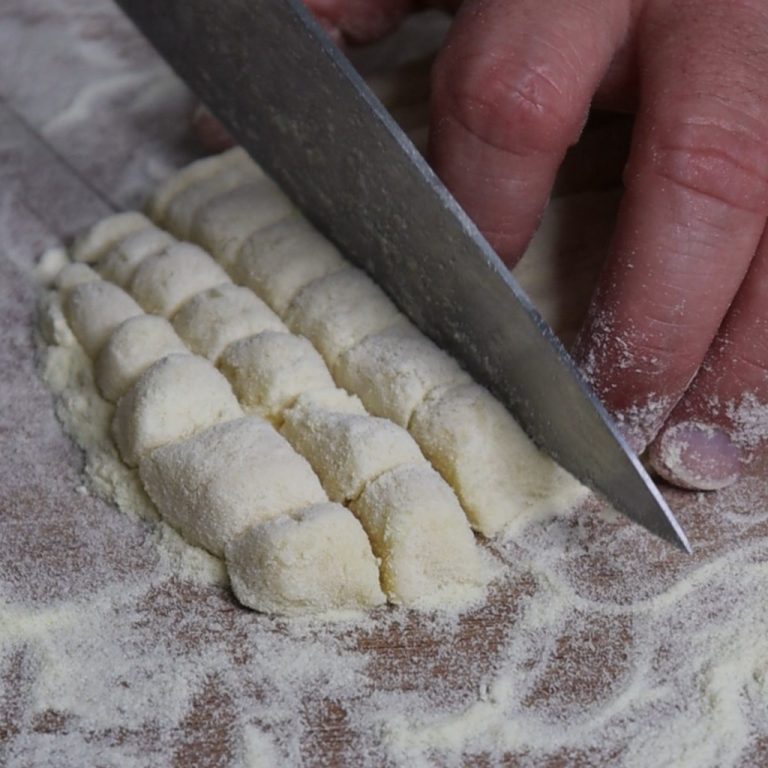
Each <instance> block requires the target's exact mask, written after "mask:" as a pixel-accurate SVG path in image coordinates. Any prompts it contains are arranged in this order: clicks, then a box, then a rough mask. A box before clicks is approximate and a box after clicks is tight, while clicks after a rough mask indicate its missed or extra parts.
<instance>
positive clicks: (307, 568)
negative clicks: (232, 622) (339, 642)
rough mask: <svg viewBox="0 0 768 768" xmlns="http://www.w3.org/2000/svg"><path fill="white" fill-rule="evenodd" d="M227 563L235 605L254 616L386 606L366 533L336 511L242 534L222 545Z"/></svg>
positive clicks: (318, 508) (319, 508)
mask: <svg viewBox="0 0 768 768" xmlns="http://www.w3.org/2000/svg"><path fill="white" fill-rule="evenodd" d="M226 562H227V569H228V571H229V576H230V579H231V581H232V589H233V591H234V593H235V595H236V596H237V599H238V600H239V601H240V602H241V603H243V605H247V606H249V607H251V608H254V609H255V610H257V611H263V612H265V613H276V614H281V615H288V616H291V615H294V616H297V615H304V614H309V613H326V612H329V611H364V610H368V609H370V608H374V607H375V606H377V605H381V604H382V603H383V602H384V594H383V593H382V591H381V588H380V587H379V570H378V568H377V566H376V560H375V558H374V556H373V553H372V552H371V545H370V544H369V542H368V538H367V537H366V535H365V531H363V528H362V526H361V525H360V523H359V522H358V520H356V519H355V517H354V515H353V514H352V513H351V512H350V511H349V510H348V509H345V508H344V507H342V506H340V505H338V504H316V505H313V506H311V507H307V508H306V509H302V510H300V511H298V512H296V513H294V514H292V515H281V516H280V517H275V518H272V519H271V520H267V521H266V522H264V523H258V524H256V525H253V526H251V527H250V528H247V529H246V530H245V531H244V532H243V533H242V534H241V535H240V536H238V537H237V538H236V539H235V540H234V541H233V542H231V543H230V544H229V545H228V546H227V548H226Z"/></svg>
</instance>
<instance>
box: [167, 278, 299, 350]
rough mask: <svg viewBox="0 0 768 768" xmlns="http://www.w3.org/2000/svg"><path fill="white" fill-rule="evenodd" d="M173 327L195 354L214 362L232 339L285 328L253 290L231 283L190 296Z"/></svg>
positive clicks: (177, 315) (176, 317)
mask: <svg viewBox="0 0 768 768" xmlns="http://www.w3.org/2000/svg"><path fill="white" fill-rule="evenodd" d="M173 327H174V328H175V329H176V332H177V333H178V334H179V336H180V337H181V338H182V339H183V340H184V342H185V343H186V344H187V346H188V347H189V348H190V349H191V350H192V351H193V352H194V353H195V354H197V355H202V356H203V357H207V358H208V359H209V360H211V361H213V362H216V360H218V358H219V355H221V353H222V352H223V351H224V350H225V349H226V348H227V346H228V345H229V344H231V343H232V342H233V341H238V340H239V339H244V338H247V337H248V336H253V335H254V334H257V333H261V332H262V331H266V330H269V331H285V330H287V328H286V327H285V325H283V321H282V320H281V319H280V318H279V317H278V316H277V315H276V314H275V313H274V312H273V311H272V310H271V309H270V308H269V307H268V306H267V305H266V304H265V303H264V302H263V301H262V300H261V299H260V298H258V296H256V295H255V294H254V293H253V291H250V290H248V288H243V287H241V286H238V285H232V284H231V283H230V284H229V285H220V286H217V287H216V288H209V289H208V290H207V291H202V292H201V293H198V294H197V295H195V296H193V297H192V298H191V299H190V300H189V301H188V302H187V303H186V304H184V306H183V307H182V308H181V309H180V310H179V311H178V312H177V313H176V316H175V317H174V318H173Z"/></svg>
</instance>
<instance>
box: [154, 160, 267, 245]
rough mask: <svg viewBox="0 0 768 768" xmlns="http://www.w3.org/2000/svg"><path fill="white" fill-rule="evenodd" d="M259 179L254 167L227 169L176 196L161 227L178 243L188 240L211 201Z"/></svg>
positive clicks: (261, 177) (239, 166) (162, 220)
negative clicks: (195, 223)
mask: <svg viewBox="0 0 768 768" xmlns="http://www.w3.org/2000/svg"><path fill="white" fill-rule="evenodd" d="M259 179H263V173H262V171H261V170H260V169H259V168H258V167H257V166H256V165H254V164H253V163H243V164H242V165H235V166H232V167H227V168H225V169H223V170H222V171H220V172H219V173H215V174H213V175H212V176H208V177H206V178H204V179H201V180H200V181H197V182H195V183H194V184H190V185H189V186H188V187H186V188H185V189H184V190H182V191H181V192H179V193H178V194H177V195H176V196H175V197H174V198H173V199H172V200H171V201H170V203H168V206H167V208H166V210H165V216H164V217H163V218H162V219H161V224H162V225H163V226H164V227H165V228H166V229H168V230H169V231H170V232H171V233H172V234H173V235H175V236H176V237H178V238H179V239H180V240H188V239H190V238H191V237H192V226H193V224H194V222H195V220H196V219H197V217H198V215H199V214H200V213H201V212H202V211H203V210H205V208H206V206H207V205H208V204H209V203H210V202H211V201H212V200H214V199H215V198H217V197H218V196H219V195H222V194H224V193H225V192H229V191H230V190H231V189H235V188H236V187H241V186H243V185H245V184H249V183H251V182H254V181H258V180H259Z"/></svg>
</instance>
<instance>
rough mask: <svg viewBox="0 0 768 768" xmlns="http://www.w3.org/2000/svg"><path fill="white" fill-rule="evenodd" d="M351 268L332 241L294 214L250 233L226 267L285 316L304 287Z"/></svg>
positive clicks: (236, 280)
mask: <svg viewBox="0 0 768 768" xmlns="http://www.w3.org/2000/svg"><path fill="white" fill-rule="evenodd" d="M348 266H349V262H347V261H346V260H345V259H343V258H342V256H341V254H340V253H339V252H338V250H337V249H336V247H335V246H334V245H333V244H332V243H331V242H330V241H329V240H327V239H326V238H324V237H323V236H322V235H321V234H320V233H319V232H318V231H317V230H316V229H315V228H314V227H313V226H312V225H311V224H310V223H309V222H308V221H307V220H306V219H305V218H303V217H301V216H299V215H294V216H290V217H289V218H286V219H282V220H281V221H278V222H277V223H275V224H272V225H271V226H269V227H265V228H264V229H260V230H258V231H257V232H254V233H253V234H251V235H250V237H248V238H247V239H246V240H245V242H244V243H243V244H242V246H241V248H240V251H239V253H238V256H237V259H236V260H235V262H234V263H233V264H232V265H231V266H230V267H227V268H228V270H229V271H230V273H231V274H232V278H233V280H234V281H235V282H237V283H241V284H242V285H247V286H248V287H249V288H251V289H252V290H253V291H254V292H255V293H257V294H258V295H259V296H261V298H262V299H264V301H266V302H267V304H269V305H270V306H271V307H272V309H274V310H275V312H277V314H278V315H280V316H281V317H282V316H283V315H284V314H285V311H286V310H287V309H288V305H289V304H290V303H291V301H292V300H293V298H294V297H295V296H296V294H297V293H298V292H299V291H300V290H301V289H302V288H303V287H304V286H305V285H308V284H309V283H311V282H312V281H313V280H317V279H318V278H320V277H325V276H326V275H330V274H333V273H334V272H339V271H341V270H342V269H345V268H346V267H348Z"/></svg>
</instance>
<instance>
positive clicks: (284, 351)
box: [185, 308, 334, 426]
mask: <svg viewBox="0 0 768 768" xmlns="http://www.w3.org/2000/svg"><path fill="white" fill-rule="evenodd" d="M185 309H186V308H185ZM219 369H220V370H221V372H222V373H223V374H224V375H225V376H226V377H227V379H229V383H230V384H231V385H232V389H233V390H234V391H235V394H236V395H237V399H238V400H239V401H240V404H241V405H242V406H243V408H244V409H245V411H246V412H249V413H257V414H259V415H260V416H263V417H264V418H266V419H269V420H270V421H271V422H272V423H273V424H275V425H277V426H280V424H282V422H283V418H282V417H283V411H284V410H285V409H286V408H288V407H289V406H291V405H292V404H293V402H294V401H295V400H296V398H297V397H298V396H299V395H301V394H302V393H303V392H310V391H312V390H317V389H331V390H332V389H333V388H334V383H333V379H332V378H331V374H330V373H329V372H328V368H327V366H326V365H325V362H324V361H323V358H322V357H320V353H319V352H318V351H317V350H316V349H315V348H314V347H313V346H312V344H311V343H310V342H309V341H307V339H305V338H304V337H303V336H294V335H293V334H292V333H277V332H274V331H264V332H263V333H260V334H259V335H258V336H251V337H250V338H249V339H242V340H241V341H237V342H235V343H234V344H230V345H229V346H228V347H227V349H226V350H225V351H224V354H223V355H222V356H221V359H220V360H219Z"/></svg>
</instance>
